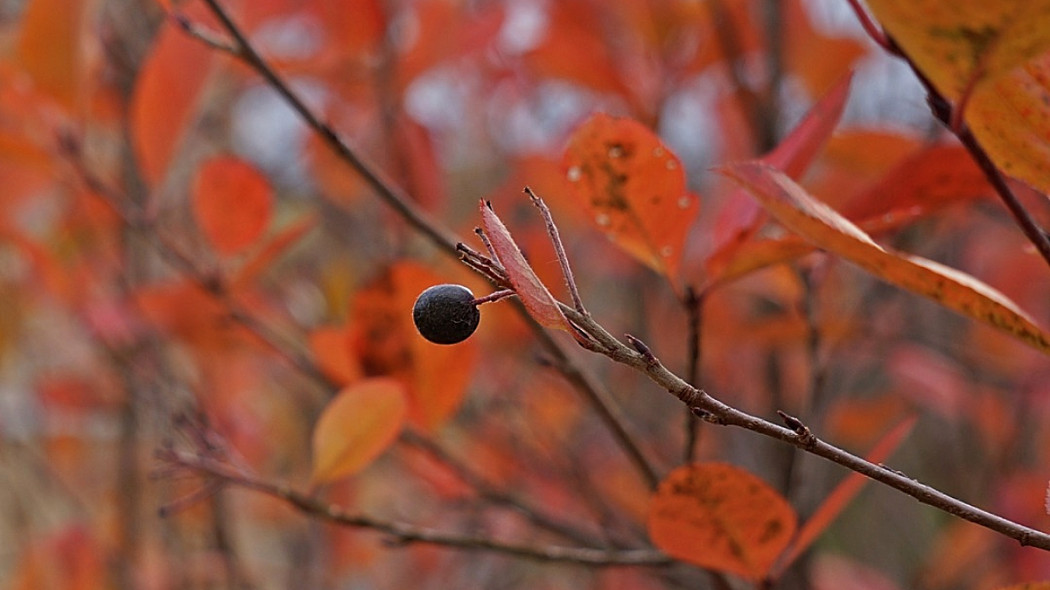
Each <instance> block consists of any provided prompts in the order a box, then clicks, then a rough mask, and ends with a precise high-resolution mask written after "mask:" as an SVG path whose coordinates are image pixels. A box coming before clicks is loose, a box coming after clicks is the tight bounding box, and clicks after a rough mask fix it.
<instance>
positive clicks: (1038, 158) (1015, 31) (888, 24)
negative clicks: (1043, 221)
mask: <svg viewBox="0 0 1050 590" xmlns="http://www.w3.org/2000/svg"><path fill="white" fill-rule="evenodd" d="M868 6H869V7H870V8H871V10H872V12H873V13H874V14H875V16H876V18H877V19H878V20H879V22H880V23H881V24H882V26H883V27H884V28H885V29H886V31H887V32H888V33H889V34H890V35H891V36H892V37H893V39H894V40H895V41H896V42H897V44H898V45H900V47H901V48H902V49H903V50H904V53H905V54H907V55H908V57H909V58H911V60H912V61H913V62H914V63H915V64H916V66H918V68H919V70H921V71H922V73H923V74H924V75H925V76H926V77H927V78H928V79H929V80H930V81H931V82H932V83H933V85H934V86H935V87H936V88H937V90H938V91H939V92H940V93H941V94H943V95H944V96H945V98H947V99H948V100H950V101H952V102H953V103H954V104H955V105H956V106H957V107H958V106H960V105H963V108H964V111H963V117H964V119H965V121H966V123H967V124H968V125H969V126H970V128H971V129H972V130H973V133H974V135H975V136H976V137H977V140H978V141H979V142H980V143H981V145H982V146H983V147H984V149H985V150H986V151H987V152H988V155H989V156H990V157H991V158H992V160H993V161H994V162H995V164H996V165H997V166H998V167H999V168H1000V169H1002V170H1003V171H1004V172H1006V173H1007V174H1009V175H1011V176H1015V177H1017V178H1020V179H1021V180H1024V181H1026V182H1028V183H1030V184H1032V185H1034V186H1035V187H1037V188H1039V189H1041V190H1042V191H1044V192H1048V191H1050V55H1048V52H1050V0H996V1H995V2H988V1H986V0H868Z"/></svg>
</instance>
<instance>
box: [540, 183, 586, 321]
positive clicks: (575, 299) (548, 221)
mask: <svg viewBox="0 0 1050 590" xmlns="http://www.w3.org/2000/svg"><path fill="white" fill-rule="evenodd" d="M525 194H526V195H528V196H529V200H531V201H532V204H533V205H535V206H536V208H538V209H539V210H540V214H541V215H542V216H543V223H544V225H546V226H547V234H548V235H550V238H551V244H553V245H554V252H555V254H556V255H557V257H558V264H560V265H561V274H562V276H564V277H565V284H566V285H567V286H568V288H569V295H570V296H571V297H572V306H573V307H575V308H576V311H578V312H580V313H582V314H583V315H590V314H589V313H588V312H587V309H586V308H584V307H583V300H582V299H580V290H579V289H578V288H577V286H576V279H575V278H573V276H572V266H571V265H570V264H569V257H568V256H566V255H565V245H564V244H562V242H561V236H560V235H558V226H557V225H555V224H554V217H552V216H551V210H550V208H548V207H547V203H544V202H543V199H541V198H539V197H537V196H536V193H534V192H532V189H531V188H529V187H525Z"/></svg>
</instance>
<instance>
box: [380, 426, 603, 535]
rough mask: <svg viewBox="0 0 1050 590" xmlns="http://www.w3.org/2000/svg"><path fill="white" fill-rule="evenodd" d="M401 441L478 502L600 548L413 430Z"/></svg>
mask: <svg viewBox="0 0 1050 590" xmlns="http://www.w3.org/2000/svg"><path fill="white" fill-rule="evenodd" d="M400 440H401V442H403V443H405V444H407V445H410V446H413V447H416V448H418V449H420V450H421V451H423V452H424V453H426V454H427V455H429V456H431V457H432V458H434V459H435V460H437V461H439V462H440V463H441V464H442V465H444V466H445V467H446V468H447V469H449V470H450V471H451V472H452V473H453V474H454V475H455V476H456V477H457V478H458V479H459V480H460V481H462V482H464V483H466V484H467V485H468V486H470V487H471V488H472V489H474V491H475V492H476V493H477V494H478V496H480V497H481V498H483V499H485V500H487V501H489V502H491V503H493V504H496V505H500V506H505V507H507V508H511V509H512V510H514V511H516V512H518V513H519V514H521V515H522V516H524V517H525V518H526V519H528V520H529V522H531V523H532V524H534V525H536V526H537V527H539V528H542V529H545V530H547V531H550V532H552V533H555V534H557V535H560V536H562V537H564V538H566V539H568V540H570V541H574V542H576V543H580V544H587V545H595V544H599V541H598V540H597V539H596V538H595V537H594V536H593V535H589V534H587V533H585V532H583V531H582V530H581V529H580V528H579V527H577V526H575V525H574V524H571V523H568V522H565V521H564V520H562V519H560V518H558V517H556V516H553V515H550V514H546V513H544V512H541V511H540V510H538V509H536V508H535V507H533V506H530V505H528V504H526V503H525V502H523V501H522V500H521V499H519V498H518V497H516V496H514V495H512V494H509V493H507V492H505V491H503V490H500V489H499V488H498V487H496V486H495V485H494V484H492V483H490V482H489V481H488V480H486V479H485V478H484V476H482V475H481V474H479V473H476V472H475V471H474V470H473V469H471V468H470V467H469V466H468V465H466V464H465V463H463V462H462V461H459V460H458V459H456V458H454V457H452V456H451V455H450V454H449V453H448V452H447V451H445V449H443V448H441V446H440V445H438V444H437V443H435V442H434V441H432V440H430V439H429V438H427V437H425V436H422V435H420V434H419V433H417V432H415V431H414V430H411V429H406V430H405V431H404V432H402V433H401V437H400Z"/></svg>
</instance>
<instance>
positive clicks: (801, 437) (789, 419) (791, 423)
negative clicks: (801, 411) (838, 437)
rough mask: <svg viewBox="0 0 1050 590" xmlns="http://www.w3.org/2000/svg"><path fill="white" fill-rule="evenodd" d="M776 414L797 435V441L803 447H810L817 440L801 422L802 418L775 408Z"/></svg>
mask: <svg viewBox="0 0 1050 590" xmlns="http://www.w3.org/2000/svg"><path fill="white" fill-rule="evenodd" d="M777 415H778V416H780V419H781V420H783V421H784V424H785V425H787V427H788V428H790V429H791V430H792V431H793V432H794V433H795V434H796V435H798V442H799V443H801V444H802V445H803V446H805V447H812V446H813V445H814V444H815V443H816V442H817V437H816V436H815V435H814V434H813V433H812V432H811V431H810V430H809V427H808V426H806V425H805V424H803V423H802V420H799V419H798V418H796V417H794V416H792V415H791V414H788V413H787V412H784V411H782V410H777Z"/></svg>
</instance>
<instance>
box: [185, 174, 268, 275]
mask: <svg viewBox="0 0 1050 590" xmlns="http://www.w3.org/2000/svg"><path fill="white" fill-rule="evenodd" d="M272 200H273V195H272V191H271V189H270V183H269V181H268V180H267V179H266V177H265V176H263V174H262V173H261V172H259V171H258V170H257V169H256V168H255V167H254V166H252V165H250V164H248V163H247V162H245V161H243V160H241V159H239V158H236V157H233V156H219V157H215V158H212V159H210V160H208V161H206V162H204V163H203V164H202V165H201V167H200V168H199V169H198V171H197V178H196V180H195V182H194V185H193V213H194V215H195V217H196V219H197V223H198V224H199V225H200V227H201V230H202V231H203V232H204V236H205V237H206V238H208V241H209V242H210V243H211V245H212V247H214V248H215V250H217V251H218V252H219V253H221V254H225V255H231V254H236V253H238V252H240V251H241V250H244V249H245V248H247V247H249V246H251V245H252V244H254V243H255V241H256V240H257V239H258V238H259V237H260V236H261V235H262V233H263V231H264V230H265V229H266V226H267V225H268V224H269V222H270V209H271V202H272Z"/></svg>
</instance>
